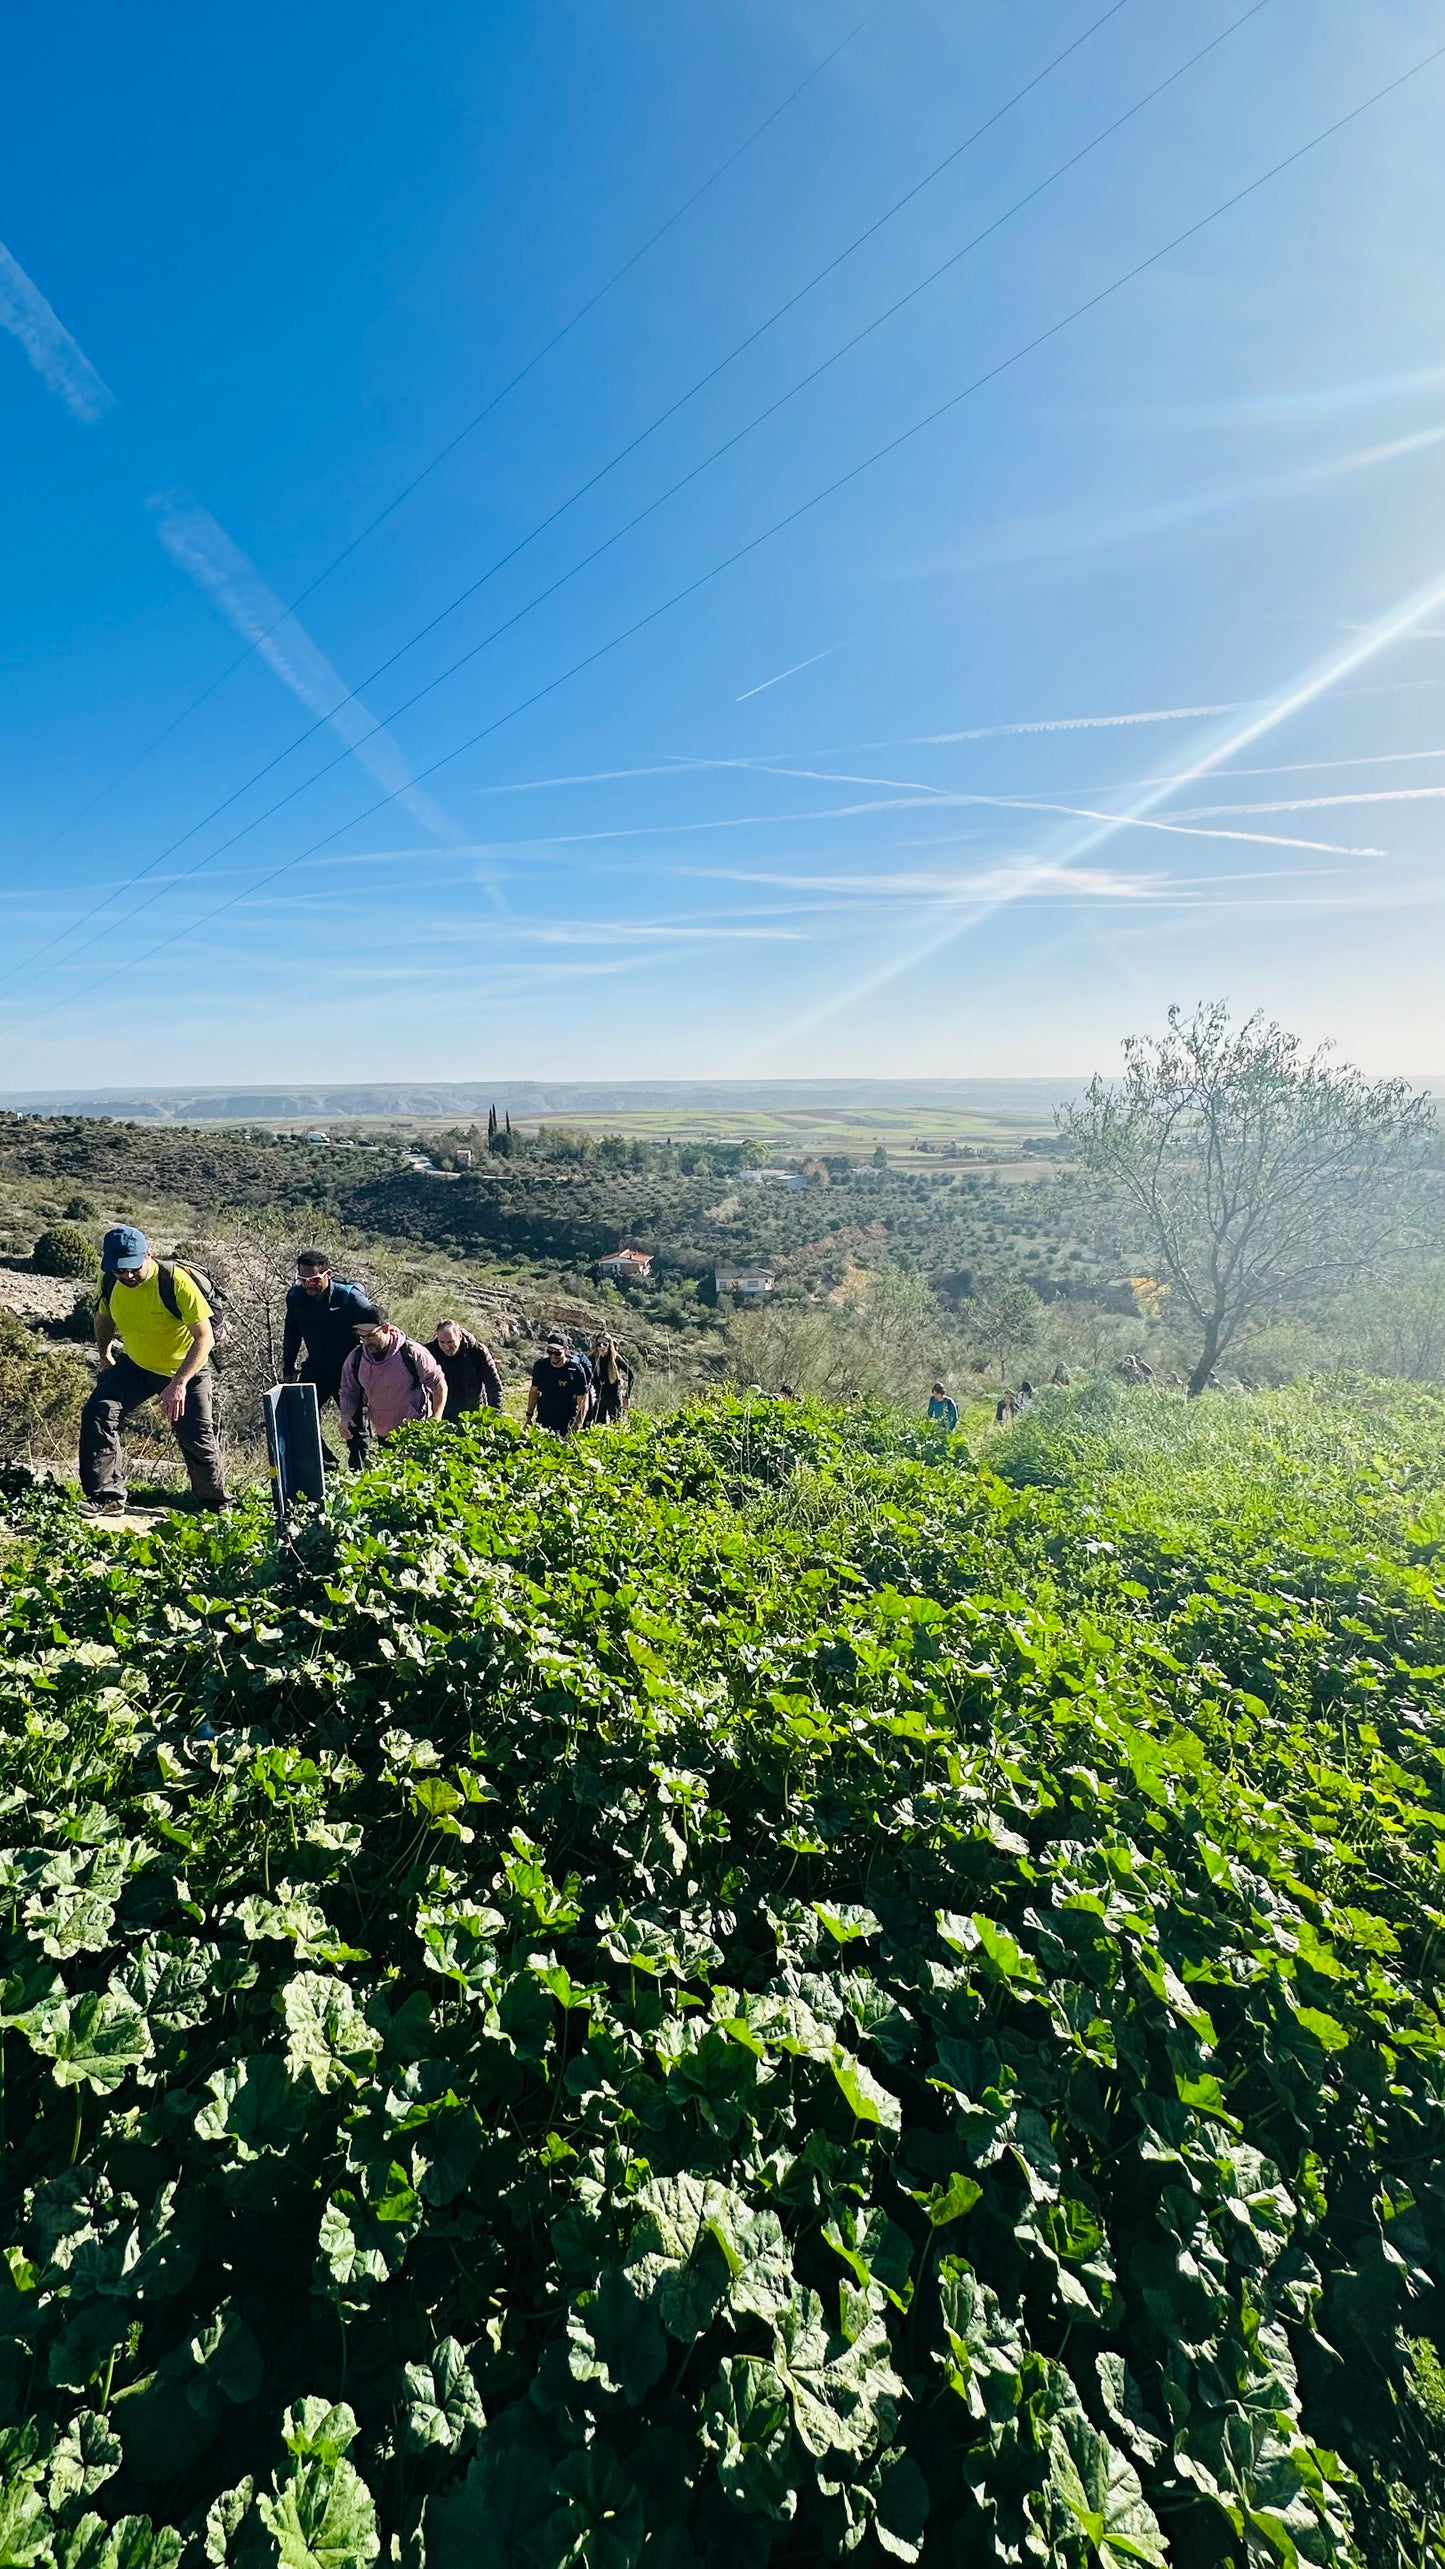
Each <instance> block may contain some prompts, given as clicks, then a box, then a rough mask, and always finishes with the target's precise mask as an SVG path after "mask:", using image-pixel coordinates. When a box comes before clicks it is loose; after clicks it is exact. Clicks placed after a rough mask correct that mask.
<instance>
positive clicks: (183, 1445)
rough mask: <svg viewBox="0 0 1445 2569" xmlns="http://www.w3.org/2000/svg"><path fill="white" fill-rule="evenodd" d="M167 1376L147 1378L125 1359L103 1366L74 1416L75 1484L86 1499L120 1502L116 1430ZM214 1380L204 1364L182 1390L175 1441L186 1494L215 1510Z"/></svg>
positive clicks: (121, 1469)
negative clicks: (77, 1423) (77, 1463)
mask: <svg viewBox="0 0 1445 2569" xmlns="http://www.w3.org/2000/svg"><path fill="white" fill-rule="evenodd" d="M170 1379H171V1378H170V1375H169V1374H152V1373H148V1372H147V1371H146V1369H145V1367H144V1366H143V1365H137V1364H133V1363H132V1361H131V1359H130V1357H129V1356H124V1355H122V1356H117V1357H116V1359H115V1362H114V1364H110V1365H103V1366H102V1367H101V1370H100V1374H99V1377H98V1379H97V1382H96V1386H95V1389H94V1391H93V1392H92V1393H91V1395H90V1398H89V1400H88V1401H87V1402H86V1404H85V1407H84V1409H83V1410H82V1411H81V1413H80V1480H81V1487H82V1488H83V1490H84V1492H85V1495H86V1497H87V1498H88V1499H123V1498H124V1497H125V1458H124V1456H123V1455H122V1453H121V1446H120V1430H121V1422H122V1420H123V1419H127V1418H129V1416H130V1414H131V1411H132V1410H133V1409H139V1408H140V1406H141V1403H142V1401H147V1400H154V1398H155V1396H156V1393H157V1392H163V1391H164V1390H165V1387H166V1385H167V1383H168V1382H169V1381H170ZM215 1408H216V1377H215V1375H214V1374H213V1373H212V1372H211V1369H210V1367H209V1365H206V1366H203V1367H202V1369H201V1371H200V1373H198V1374H193V1375H192V1376H191V1379H190V1381H189V1382H188V1383H187V1385H186V1405H185V1408H184V1409H183V1410H182V1411H181V1414H180V1417H179V1418H178V1419H177V1420H176V1424H175V1439H176V1443H177V1444H178V1445H179V1447H180V1449H181V1452H182V1454H183V1455H184V1457H185V1464H186V1470H187V1471H188V1472H189V1474H190V1477H191V1489H192V1492H193V1493H194V1495H195V1497H196V1498H198V1499H199V1500H200V1502H201V1505H202V1507H217V1506H219V1505H220V1504H221V1503H222V1502H223V1501H224V1498H225V1495H226V1494H225V1491H224V1490H223V1489H222V1487H221V1449H220V1446H219V1445H218V1444H217V1442H216V1419H215Z"/></svg>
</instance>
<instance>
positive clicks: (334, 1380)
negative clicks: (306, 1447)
mask: <svg viewBox="0 0 1445 2569" xmlns="http://www.w3.org/2000/svg"><path fill="white" fill-rule="evenodd" d="M300 1379H301V1381H302V1382H303V1383H314V1384H315V1385H316V1406H317V1408H318V1409H324V1408H325V1407H326V1404H327V1402H328V1401H333V1402H334V1403H335V1405H336V1408H337V1410H338V1411H339V1410H340V1407H341V1370H340V1367H338V1368H337V1370H336V1372H335V1373H334V1374H333V1373H321V1372H318V1371H317V1369H316V1368H315V1367H314V1366H313V1364H312V1362H311V1359H310V1357H309V1356H308V1357H307V1359H306V1362H305V1364H304V1365H303V1366H302V1368H301V1375H300ZM370 1447H371V1429H370V1426H369V1425H368V1422H367V1416H366V1411H365V1409H363V1410H362V1411H361V1413H360V1415H359V1417H358V1418H357V1422H356V1432H355V1434H354V1435H352V1436H348V1437H347V1440H346V1452H347V1456H348V1459H349V1461H350V1464H351V1468H352V1470H353V1472H360V1471H362V1470H364V1468H365V1465H366V1458H367V1454H368V1452H369V1451H370ZM321 1451H322V1453H323V1454H325V1456H326V1459H327V1462H328V1463H331V1464H332V1465H333V1468H334V1461H335V1458H334V1457H333V1455H332V1454H331V1453H330V1451H329V1450H328V1448H327V1446H326V1444H325V1443H324V1442H323V1444H322V1448H321Z"/></svg>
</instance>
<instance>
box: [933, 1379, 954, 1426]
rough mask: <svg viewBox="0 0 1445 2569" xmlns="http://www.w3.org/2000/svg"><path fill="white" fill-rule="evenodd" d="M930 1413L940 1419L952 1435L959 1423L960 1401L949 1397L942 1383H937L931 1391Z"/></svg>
mask: <svg viewBox="0 0 1445 2569" xmlns="http://www.w3.org/2000/svg"><path fill="white" fill-rule="evenodd" d="M928 1415H929V1417H930V1418H936V1419H939V1420H940V1421H941V1422H942V1424H943V1426H944V1428H945V1430H946V1431H947V1433H948V1434H949V1435H950V1436H951V1435H952V1434H953V1431H954V1429H955V1428H956V1427H957V1425H958V1403H957V1401H956V1400H950V1399H949V1396H948V1394H947V1392H946V1391H945V1390H944V1388H943V1385H942V1383H935V1384H934V1386H933V1389H932V1391H931V1392H930V1393H929V1396H928Z"/></svg>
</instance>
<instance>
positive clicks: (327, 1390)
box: [281, 1249, 376, 1472]
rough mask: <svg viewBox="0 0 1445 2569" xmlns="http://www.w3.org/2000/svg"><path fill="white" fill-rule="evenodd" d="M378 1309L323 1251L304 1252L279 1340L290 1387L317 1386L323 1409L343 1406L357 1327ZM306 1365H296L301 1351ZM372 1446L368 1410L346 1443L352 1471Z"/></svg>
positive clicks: (358, 1418)
mask: <svg viewBox="0 0 1445 2569" xmlns="http://www.w3.org/2000/svg"><path fill="white" fill-rule="evenodd" d="M375 1310H376V1305H375V1303H374V1302H373V1301H372V1299H371V1296H370V1295H369V1294H368V1293H366V1292H364V1291H363V1289H362V1287H361V1286H360V1285H358V1284H348V1283H347V1282H346V1280H345V1278H344V1277H342V1276H338V1275H333V1273H332V1271H331V1261H330V1259H329V1258H328V1257H327V1256H326V1254H325V1252H324V1250H321V1249H303V1250H302V1251H301V1252H300V1254H299V1256H298V1258H297V1260H296V1282H295V1283H294V1285H292V1287H291V1289H290V1291H289V1292H288V1294H287V1296H286V1328H285V1332H284V1335H283V1337H282V1340H281V1378H282V1380H283V1382H288V1383H314V1384H315V1385H316V1398H317V1402H318V1404H319V1406H320V1407H321V1408H322V1409H324V1408H325V1406H326V1404H327V1402H328V1401H329V1400H330V1401H335V1402H336V1404H337V1406H338V1408H339V1407H340V1403H341V1371H342V1367H343V1366H344V1365H345V1363H346V1359H347V1357H348V1356H349V1355H350V1354H351V1353H352V1351H353V1349H354V1348H355V1345H356V1324H357V1322H358V1321H359V1320H365V1319H367V1318H368V1317H369V1316H371V1315H373V1314H374V1313H375ZM303 1347H304V1348H305V1350H306V1359H305V1362H304V1364H301V1363H298V1361H297V1359H298V1358H299V1357H300V1354H301V1350H302V1348H303ZM370 1442H371V1435H370V1430H369V1428H368V1425H367V1420H366V1412H365V1410H362V1411H360V1412H359V1413H358V1416H357V1423H356V1430H355V1433H354V1435H352V1436H350V1437H348V1439H347V1450H348V1453H349V1455H350V1459H351V1468H352V1470H353V1472H359V1471H360V1470H361V1467H362V1465H363V1463H364V1462H365V1461H366V1451H367V1447H368V1445H369V1444H370Z"/></svg>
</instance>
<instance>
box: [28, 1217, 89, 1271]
mask: <svg viewBox="0 0 1445 2569" xmlns="http://www.w3.org/2000/svg"><path fill="white" fill-rule="evenodd" d="M30 1263H31V1265H32V1266H33V1267H34V1269H35V1272H36V1274H37V1275H39V1276H91V1277H93V1276H94V1274H95V1271H96V1268H97V1266H98V1265H99V1263H100V1262H99V1259H98V1257H97V1255H96V1248H95V1243H94V1241H93V1240H91V1239H89V1238H88V1237H87V1235H86V1234H85V1232H84V1231H80V1230H77V1228H76V1226H75V1224H74V1223H73V1222H53V1223H52V1224H51V1225H50V1228H49V1230H48V1231H42V1232H41V1234H40V1237H39V1239H38V1240H37V1241H36V1243H35V1247H34V1249H33V1250H32V1251H31V1256H30Z"/></svg>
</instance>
